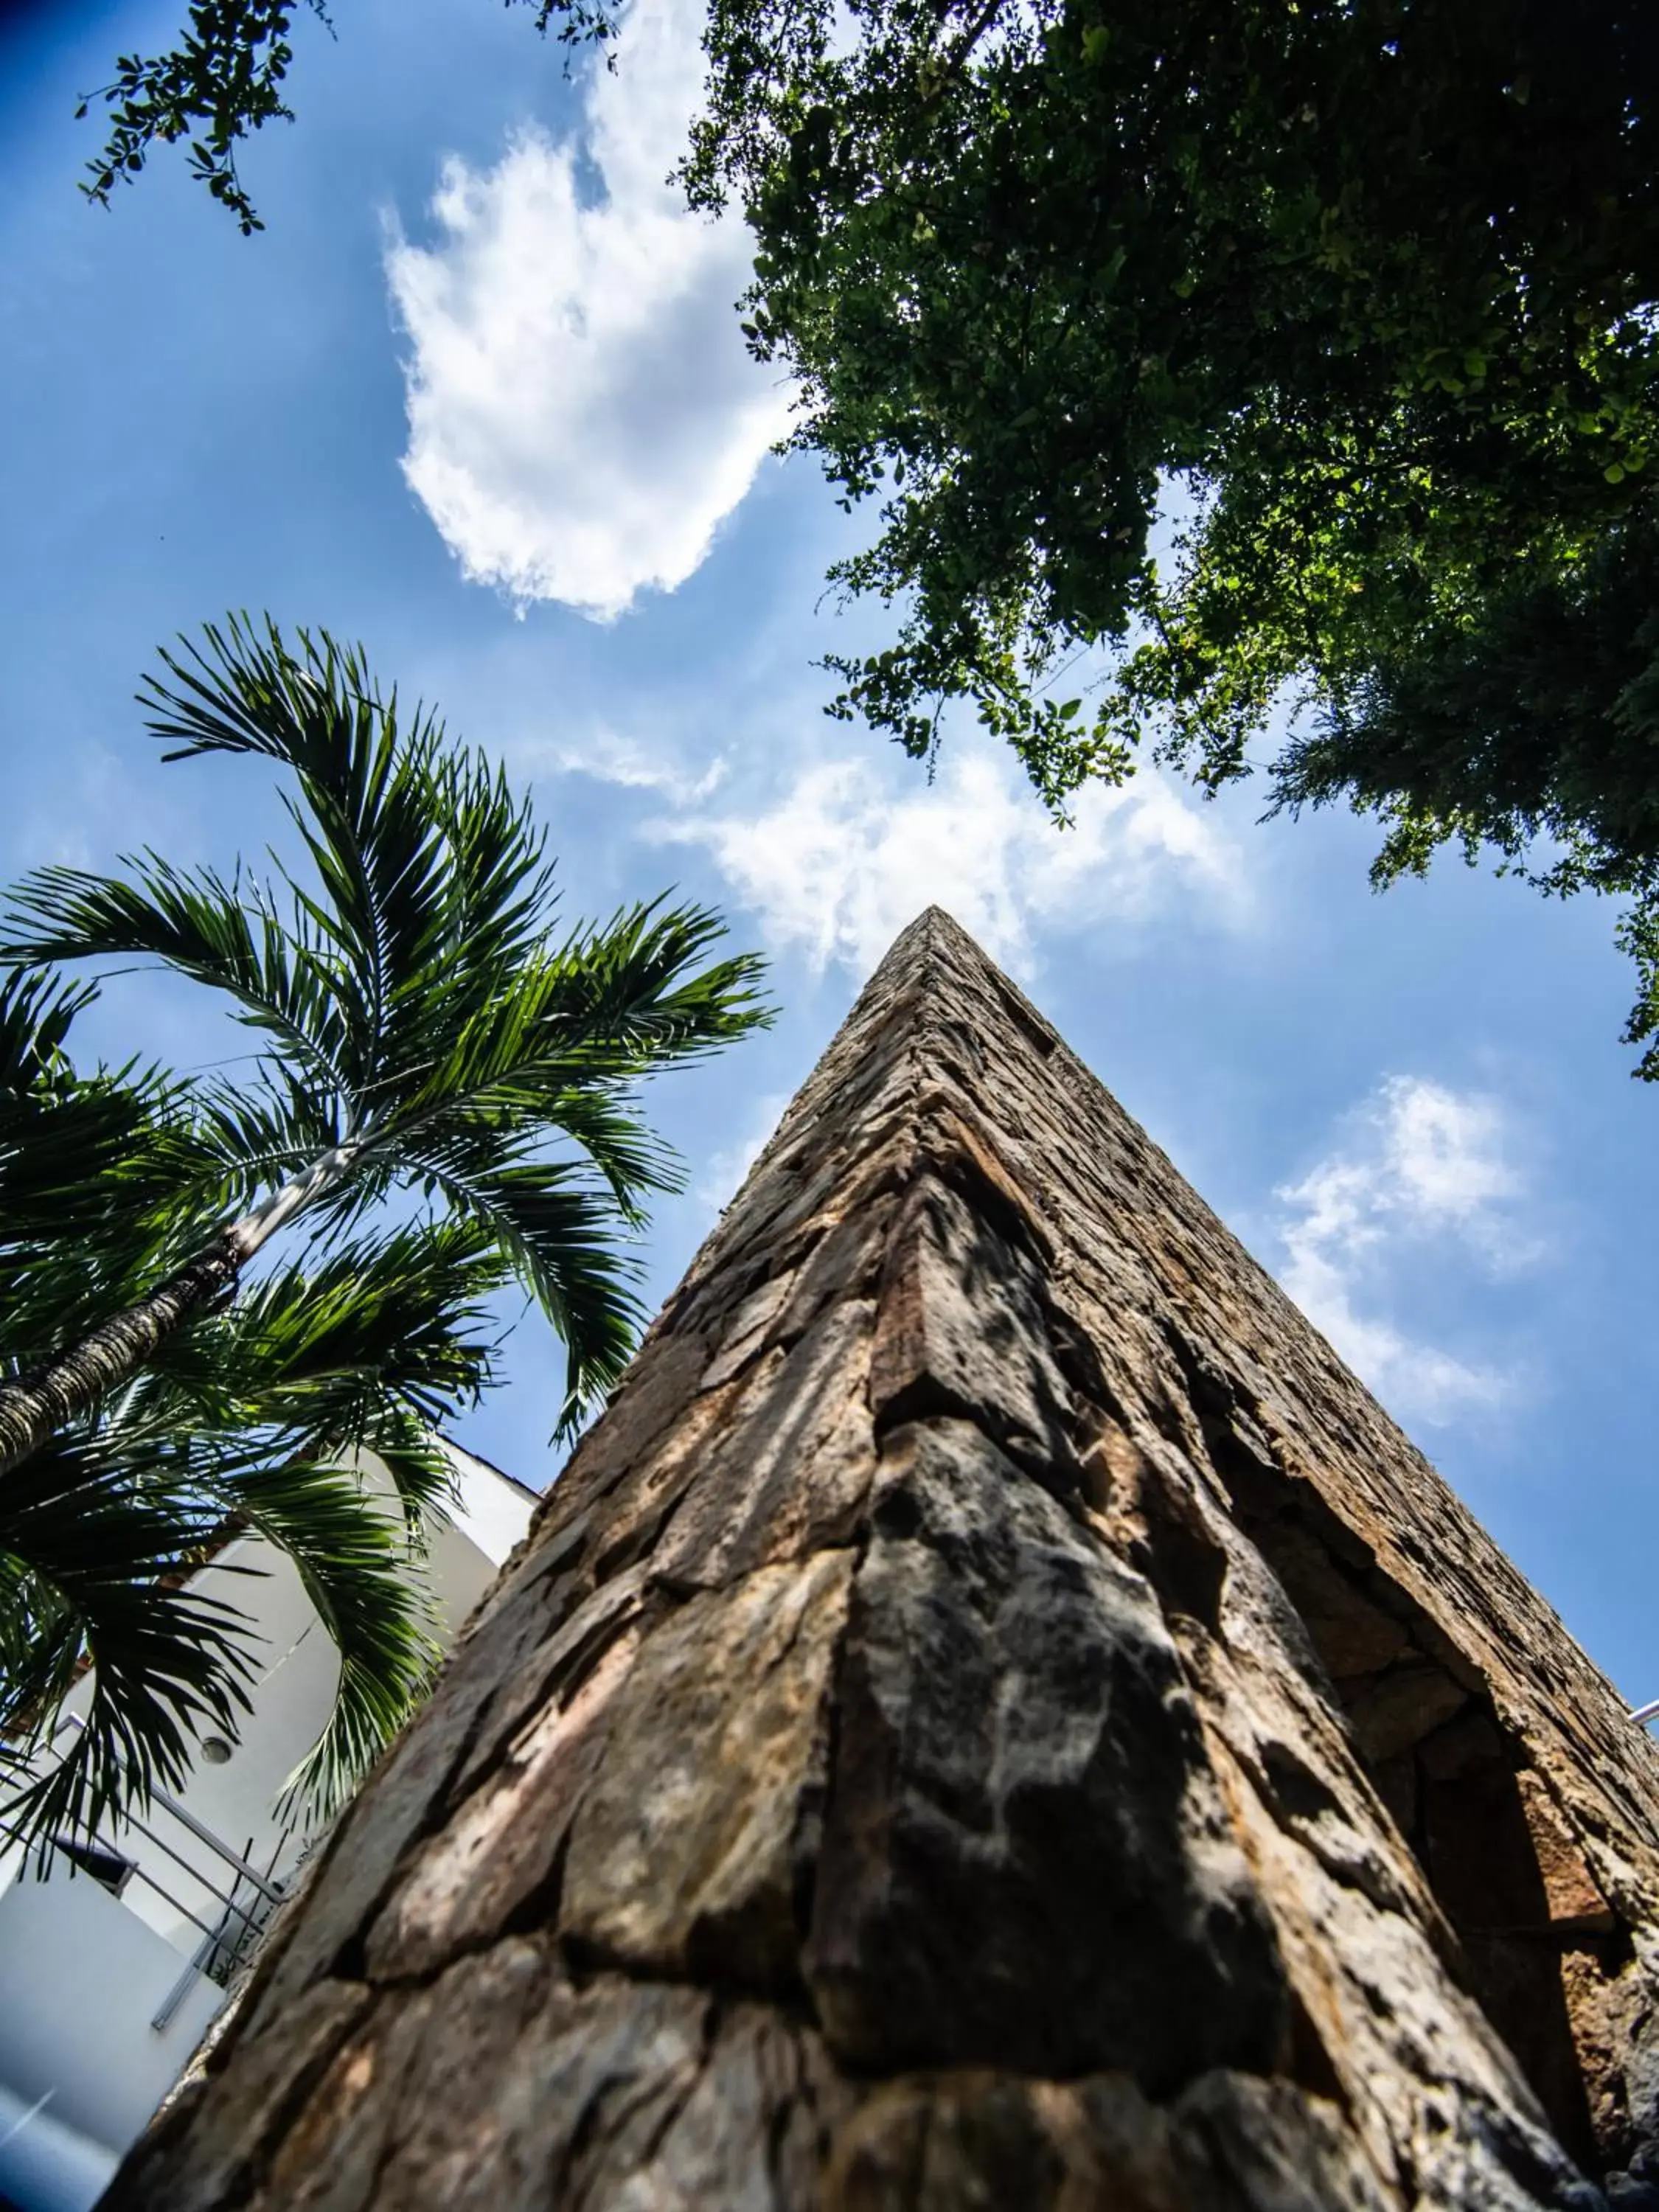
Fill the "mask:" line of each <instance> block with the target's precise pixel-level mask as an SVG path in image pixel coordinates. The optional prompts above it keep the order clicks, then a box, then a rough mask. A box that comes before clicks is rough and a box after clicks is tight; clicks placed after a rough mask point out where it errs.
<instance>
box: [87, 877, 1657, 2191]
mask: <svg viewBox="0 0 1659 2212" xmlns="http://www.w3.org/2000/svg"><path fill="white" fill-rule="evenodd" d="M1575 2160H1577V2161H1578V2164H1579V2165H1580V2166H1583V2167H1584V2168H1587V2169H1589V2171H1590V2172H1594V2173H1595V2174H1598V2175H1600V2174H1606V2176H1607V2198H1606V2199H1605V2200H1604V2199H1603V2198H1602V2197H1601V2196H1600V2195H1599V2194H1598V2193H1597V2191H1596V2190H1595V2188H1594V2187H1593V2186H1592V2185H1590V2184H1589V2183H1587V2182H1586V2181H1585V2180H1584V2179H1583V2178H1582V2176H1581V2174H1580V2172H1578V2171H1577V2170H1576V2168H1575V2164H1574V2161H1575ZM1656 2188H1659V1758H1656V1753H1655V1747H1654V1746H1653V1745H1652V1744H1651V1743H1650V1742H1649V1741H1647V1740H1646V1739H1645V1738H1644V1737H1643V1736H1642V1735H1640V1734H1639V1732H1638V1731H1636V1730H1634V1729H1632V1728H1630V1726H1629V1725H1628V1723H1627V1722H1626V1718H1625V1717H1624V1714H1623V1711H1622V1708H1621V1707H1620V1703H1619V1700H1618V1699H1617V1697H1616V1696H1615V1694H1614V1693H1613V1691H1612V1690H1611V1688H1610V1686H1608V1685H1607V1683H1605V1682H1604V1681H1603V1680H1601V1677H1600V1676H1599V1675H1598V1674H1596V1673H1595V1669H1594V1668H1592V1667H1591V1666H1590V1665H1589V1662H1588V1661H1587V1660H1586V1659H1585V1658H1584V1656H1583V1654H1582V1653H1581V1652H1580V1651H1579V1650H1577V1646H1576V1645H1574V1644H1572V1643H1571V1639H1570V1638H1567V1637H1566V1636H1565V1634H1564V1633H1563V1632H1562V1631H1561V1629H1560V1626H1559V1623H1558V1622H1557V1621H1556V1620H1554V1617H1553V1615H1552V1614H1551V1613H1549V1611H1548V1609H1547V1607H1546V1606H1545V1605H1544V1604H1543V1603H1542V1601H1541V1600H1540V1599H1539V1597H1538V1596H1537V1595H1536V1594H1535V1593H1534V1591H1532V1590H1531V1589H1529V1588H1528V1585H1527V1583H1525V1582H1524V1580H1523V1579H1522V1577H1520V1576H1519V1575H1517V1574H1516V1571H1515V1570H1514V1569H1513V1568H1512V1567H1511V1566H1510V1564H1509V1563H1508V1562H1507V1561H1506V1560H1504V1559H1503V1558H1502V1557H1501V1555H1500V1554H1498V1553H1497V1552H1496V1551H1495V1549H1494V1548H1493V1547H1492V1545H1491V1544H1490V1542H1489V1541H1487V1539H1486V1537H1485V1535H1484V1534H1482V1532H1481V1531H1480V1528H1478V1527H1477V1526H1476V1524H1475V1523H1474V1521H1473V1520H1472V1519H1471V1518H1470V1517H1469V1516H1468V1514H1467V1513H1466V1512H1465V1511H1464V1510H1463V1509H1462V1506H1461V1505H1459V1504H1458V1503H1457V1501H1456V1499H1455V1498H1454V1497H1453V1496H1452V1495H1451V1493H1450V1492H1449V1490H1448V1489H1447V1488H1446V1486H1444V1484H1443V1483H1442V1482H1441V1481H1440V1480H1439V1478H1438V1477H1437V1475H1435V1474H1434V1473H1433V1470H1432V1469H1431V1468H1429V1467H1428V1465H1427V1463H1426V1462H1425V1461H1423V1460H1422V1459H1421V1457H1420V1456H1419V1455H1418V1454H1417V1453H1415V1452H1414V1451H1413V1449H1412V1448H1411V1446H1410V1445H1409V1444H1408V1443H1407V1442H1406V1440H1405V1439H1404V1438H1403V1437H1401V1435H1400V1434H1399V1432H1398V1431H1396V1430H1395V1428H1394V1427H1393V1426H1392V1425H1391V1424H1390V1423H1389V1421H1388V1419H1387V1418H1386V1416H1384V1415H1383V1413H1382V1412H1381V1411H1380V1409H1379V1408H1378V1407H1376V1405H1375V1403H1374V1402H1373V1401H1371V1400H1370V1398H1369V1397H1368V1396H1367V1395H1366V1394H1365V1393H1364V1391H1363V1390H1362V1389H1360V1387H1359V1386H1358V1383H1355V1381H1354V1380H1353V1378H1352V1376H1349V1375H1348V1374H1347V1372H1346V1370H1345V1369H1344V1368H1343V1367H1342V1366H1341V1364H1340V1362H1339V1361H1338V1360H1337V1359H1336V1358H1335V1356H1334V1353H1333V1352H1331V1350H1330V1348H1329V1347H1328V1346H1327V1345H1325V1344H1324V1343H1323V1341H1322V1340H1321V1339H1320V1338H1319V1337H1318V1336H1317V1335H1316V1334H1315V1332H1314V1331H1313V1330H1311V1329H1310V1328H1309V1327H1308V1325H1307V1323H1306V1322H1304V1320H1303V1319H1302V1317H1301V1316H1299V1315H1297V1313H1296V1312H1295V1311H1294V1310H1293V1309H1292V1308H1291V1306H1290V1305H1289V1304H1287V1302H1286V1301H1285V1298H1284V1297H1283V1296H1282V1294H1281V1293H1280V1292H1279V1290H1278V1289H1277V1287H1276V1286H1275V1285H1273V1283H1272V1282H1271V1281H1270V1280H1269V1279H1267V1277H1266V1276H1265V1275H1264V1274H1262V1273H1261V1270H1260V1269H1259V1268H1257V1267H1255V1264H1254V1263H1253V1262H1252V1261H1250V1260H1249V1257H1248V1255H1245V1254H1244V1253H1243V1251H1242V1249H1240V1248H1239V1246H1238V1245H1237V1243H1235V1242H1234V1240H1233V1239H1232V1238H1231V1237H1229V1236H1228V1235H1227V1233H1226V1231H1225V1230H1224V1229H1223V1228H1222V1226H1221V1225H1220V1224H1219V1223H1218V1221H1217V1220H1216V1219H1215V1218H1214V1217H1213V1216H1212V1214H1210V1213H1209V1212H1208V1211H1207V1210H1206V1208H1205V1206H1203V1204H1202V1202H1201V1201H1200V1200H1199V1199H1198V1198H1197V1197H1196V1196H1195V1195H1194V1193H1193V1192H1192V1191H1191V1190H1190V1189H1189V1188H1188V1186H1187V1185H1186V1184H1184V1183H1183V1182H1182V1181H1181V1179H1180V1178H1179V1177H1178V1176H1176V1174H1175V1172H1174V1170H1172V1169H1171V1168H1170V1164H1169V1163H1168V1161H1167V1160H1165V1159H1164V1156H1163V1155H1162V1154H1161V1153H1160V1152H1158V1150H1157V1148H1156V1146H1153V1145H1152V1144H1151V1143H1150V1141H1149V1140H1148V1139H1146V1136H1145V1135H1144V1134H1143V1133H1142V1132H1141V1131H1139V1129H1137V1128H1136V1127H1134V1125H1133V1123H1132V1122H1130V1121H1128V1120H1127V1117H1126V1116H1125V1115H1122V1114H1121V1111H1120V1110H1119V1109H1117V1107H1116V1106H1115V1104H1114V1103H1113V1102H1112V1101H1111V1100H1110V1099H1109V1097H1107V1096H1106V1094H1105V1093H1104V1092H1103V1091H1102V1090H1101V1089H1100V1087H1099V1085H1097V1083H1096V1082H1095V1081H1094V1079H1092V1077H1091V1076H1090V1075H1089V1074H1088V1073H1087V1071H1086V1070H1085V1069H1083V1068H1082V1067H1081V1066H1079V1064H1078V1062H1077V1061H1076V1060H1074V1059H1073V1057H1072V1055H1071V1054H1069V1053H1067V1051H1066V1048H1065V1047H1064V1045H1063V1044H1062V1043H1061V1042H1060V1040H1059V1039H1058V1037H1056V1036H1055V1035H1054V1032H1053V1030H1050V1029H1049V1028H1048V1025H1047V1024H1045V1023H1044V1022H1042V1018H1041V1017H1040V1016H1038V1015H1037V1014H1036V1013H1035V1012H1034V1011H1033V1010H1032V1009H1031V1008H1030V1006H1027V1004H1026V1003H1025V1001H1024V1000H1023V999H1022V998H1021V997H1020V995H1019V994H1018V992H1017V991H1015V990H1014V988H1013V987H1012V985H1011V984H1009V983H1008V982H1007V981H1006V979H1005V978H1003V977H1001V976H1000V975H998V974H997V973H996V971H995V970H994V969H992V968H991V967H990V965H989V963H987V962H986V961H985V960H984V959H983V957H981V955H980V954H979V953H978V952H977V951H976V950H975V947H974V946H973V945H971V944H970V943H969V940H967V939H965V938H963V935H962V933H960V932H959V931H957V929H956V928H955V927H954V926H953V925H952V924H951V923H950V922H949V921H946V920H945V918H944V917H943V916H939V915H929V916H927V917H924V918H923V920H922V921H921V922H919V923H918V924H916V925H915V927H914V928H913V929H912V930H911V931H909V932H907V933H906V935H905V937H904V938H903V939H901V940H900V943H899V944H898V945H897V946H896V947H895V949H894V951H893V953H892V955H891V956H890V958H889V960H888V961H887V962H886V963H884V965H883V968H882V969H881V970H880V971H879V972H878V975H877V976H876V977H875V978H874V980H873V981H872V983H871V985H870V987H869V988H868V989H867V990H866V993H865V994H864V995H863V997H862V998H861V999H860V1002H859V1005H858V1006H856V1007H855V1008H854V1011H853V1013H852V1014H851V1016H850V1017H849V1018H848V1022H847V1024H845V1025H844V1027H843V1029H842V1032H841V1034H840V1036H838V1037H837V1039H836V1042H835V1044H834V1046H833V1047H832V1048H831V1049H830V1051H829V1053H828V1054H826V1055H825V1057H824V1059H823V1061H822V1062H821V1063H820V1065H819V1066H818V1067H817V1069H816V1070H815V1071H814V1073H813V1074H812V1076H811V1078H810V1079H809V1080H808V1082H807V1084H806V1085H805V1087H804V1089H803V1091H802V1092H801V1093H800V1096H799V1098H798V1099H797V1100H796V1102H795V1103H794V1105H793V1107H792V1109H791V1110H790V1112H789V1114H788V1115H787V1116H786V1117H785V1120H784V1122H783V1123H782V1125H781V1127H780V1129H779V1131H778V1133H777V1134H776V1135H775V1137H774V1139H773V1140H772V1141H771V1143H770V1144H769V1145H768V1146H767V1147H766V1149H765V1151H764V1152H763V1153H762V1155H761V1157H760V1158H759V1160H758V1161H757V1164H756V1166H755V1169H754V1170H753V1172H752V1173H751V1175H750V1177H749V1178H748V1180H747V1181H746V1182H745V1183H744V1188H743V1189H742V1190H741V1191H740V1192H739V1193H738V1196H737V1198H736V1199H735V1200H734V1201H733V1203H732V1206H731V1207H730V1208H729V1209H728V1210H727V1212H726V1214H725V1216H724V1217H723V1218H722V1220H721V1222H720V1226H719V1228H718V1229H717V1230H716V1231H715V1232H714V1235H713V1236H712V1237H710V1238H709V1240H708V1243H706V1244H705V1246H704V1248H703V1249H702V1252H700V1253H699V1255H697V1258H696V1261H694V1262H693V1264H692V1267H691V1268H690V1271H689V1272H688V1273H687V1275H686V1278H685V1279H684V1282H683V1283H682V1285H680V1287H679V1289H678V1291H676V1292H675V1293H674V1295H673V1296H672V1297H671V1299H670V1300H669V1302H668V1304H667V1305H666V1306H665V1310H664V1312H663V1314H662V1316H660V1317H659V1321H658V1322H657V1323H656V1324H655V1325H654V1327H653V1329H652V1330H651V1332H650V1334H648V1336H647V1340H646V1341H645V1343H644V1345H643V1346H642V1347H641V1352H640V1354H639V1356H638V1358H637V1359H636V1360H635V1364H634V1365H633V1367H632V1368H631V1369H630V1370H629V1376H627V1378H625V1380H624V1383H623V1386H622V1388H621V1389H620V1390H619V1392H618V1393H617V1397H616V1399H615V1401H614V1402H613V1404H612V1406H611V1408H610V1410H609V1411H608V1412H607V1413H606V1415H605V1419H603V1420H601V1421H600V1422H599V1423H598V1424H597V1425H595V1427H594V1428H593V1429H592V1431H590V1432H589V1434H588V1435H587V1436H586V1437H584V1439H583V1440H582V1442H581V1444H580V1447H579V1448H578V1449H577V1451H576V1453H575V1454H574V1456H573V1459H572V1461H571V1463H570V1466H569V1467H568V1469H567V1470H566V1472H565V1474H563V1475H562V1477H561V1479H560V1480H559V1481H558V1482H557V1483H556V1486H554V1488H553V1491H552V1492H551V1493H550V1497H549V1498H548V1500H547V1502H546V1504H545V1505H544V1508H543V1510H542V1511H541V1513H540V1514H539V1515H538V1521H537V1524H536V1527H535V1528H534V1529H533V1531H532V1536H531V1538H530V1540H529V1541H527V1543H526V1545H525V1546H524V1547H522V1548H521V1551H520V1553H519V1554H518V1555H517V1556H516V1557H515V1559H513V1561H512V1562H511V1563H510V1564H509V1566H508V1569H507V1571H506V1573H505V1574H504V1575H503V1576H502V1577H501V1580H500V1582H499V1583H498V1584H497V1586H496V1588H495V1590H494V1591H493V1592H492V1593H491V1594H490V1595H489V1598H488V1599H487V1600H486V1601H485V1603H484V1605H483V1607H481V1608H480V1611H479V1613H478V1614H477V1618H476V1620H475V1621H474V1623H473V1624H472V1626H471V1629H470V1631H469V1632H468V1634H467V1635H466V1637H465V1639H464V1641H463V1643H462V1644H461V1646H460V1648H459V1650H458V1651H457V1653H456V1655H455V1657H454V1659H453V1662H451V1664H450V1666H449V1667H448V1668H447V1669H446V1672H445V1674H444V1676H443V1678H442V1680H441V1682H440V1685H439V1687H438V1690H437V1692H436V1694H435V1698H434V1699H433V1701H432V1704H431V1705H430V1707H429V1709H428V1711H427V1712H426V1713H425V1714H424V1715H423V1716H422V1718H421V1719H420V1721H419V1723H417V1724H416V1727H415V1728H414V1729H412V1730H411V1731H410V1735H408V1736H407V1738H406V1739H405V1740H404V1742H403V1743H402V1744H401V1745H399V1746H398V1747H397V1749H396V1750H395V1751H394V1752H393V1753H392V1756H391V1757H390V1758H389V1759H387V1760H386V1762H385V1763H384V1765H383V1767H382V1769H381V1771H380V1773H379V1775H377V1776H376V1777H375V1778H374V1781H373V1782H372V1783H371V1784H370V1786H369V1787H368V1790H366V1791H365V1793H364V1795H363V1796H362V1799H361V1800H360V1802H359V1803H358V1804H357V1805H356V1807H355V1808H353V1811H352V1812H351V1814H350V1815H349V1818H348V1819H347V1820H345V1821H344V1822H343V1824H342V1826H341V1827H340V1830H339V1831H338V1832H337V1835H336V1836H335V1838H333V1840H332V1842H331V1845H330V1847H329V1849H328V1850H327V1852H326V1854H325V1859H324V1863H323V1864H322V1866H321V1867H320V1869H319V1874H318V1875H317V1877H316V1879H315V1880H314V1881H313V1884H312V1885H311V1887H310V1889H309V1891H308V1893H307V1895H306V1896H305V1897H304V1898H303V1899H301V1901H300V1903H299V1905H298V1906H297V1907H296V1909H295V1911H293V1912H292V1913H291V1914H290V1915H289V1916H288V1918H287V1920H286V1921H285V1923H284V1924H283V1927H282V1929H280V1930H279V1932H278V1934H277V1936H276V1939H275V1941H274V1942H272V1944H271V1945H270V1947H269V1948H268V1952H267V1955H266V1956H265V1958H264V1960H262V1962H261V1964H260V1966H259V1967H258V1971H257V1972H256V1975H255V1977H254V1979H253V1982H252V1986H251V1987H250V1990H249V1991H248V1993H247V1996H246V2001H245V2002H244V2003H243V2005H242V2007H241V2008H240V2012H239V2013H238V2014H237V2015H235V2017H234V2019H233V2020H232V2021H231V2022H230V2024H229V2026H228V2028H227V2029H226V2032H225V2033H224V2034H223V2036H222V2039H221V2040H220V2042H219V2044H218V2045H216V2048H215V2049H214V2051H212V2052H211V2054H210V2057H208V2059H207V2061H206V2063H205V2065H204V2074H203V2079H202V2081H201V2082H200V2083H199V2085H197V2086H195V2087H192V2088H191V2090H190V2091H189V2092H188V2093H186V2094H185V2096H184V2097H182V2098H181V2099H180V2100H179V2102H178V2103H177V2105H176V2106H174V2107H173V2108H172V2109H171V2110H170V2111H169V2112H167V2115H165V2116H164V2118H163V2119H162V2120H161V2122H160V2123H159V2124H158V2125H157V2127H156V2129H155V2132H154V2133H153V2135H152V2136H151V2137H150V2138H149V2140H148V2141H147V2142H145V2143H144V2144H143V2145H141V2146H140V2147H139V2148H137V2150H136V2151H135V2153H134V2154H133V2155H132V2156H131V2158H130V2159H129V2160H128V2161H127V2163H126V2165H125V2167H124V2169H123V2171H122V2173H121V2174H120V2175H119V2176H118V2179H117V2182H116V2184H115V2185H114V2187H113V2189H112V2192H111V2195H110V2197H109V2200H108V2202H109V2205H110V2207H111V2212H295V2208H298V2212H455V2208H459V2212H520V2208H522V2212H530V2208H532V2207H535V2208H537V2212H546V2208H548V2207H551V2206H557V2207H558V2208H560V2212H567V2208H574V2212H659V2209H660V2212H681V2208H684V2212H693V2208H703V2207H708V2208H727V2207H732V2208H738V2212H751V2208H752V2212H969V2208H976V2207H981V2206H982V2207H985V2208H987V2212H991V2208H994V2212H1028V2208H1029V2212H1106V2209H1107V2208H1110V2212H1348V2208H1359V2212H1540V2208H1544V2207H1551V2208H1556V2209H1557V2212H1597V2209H1598V2208H1600V2207H1601V2206H1602V2205H1603V2204H1604V2202H1605V2203H1611V2204H1614V2205H1617V2206H1620V2207H1621V2208H1623V2212H1652V2200H1653V2198H1654V2197H1655V2194H1656Z"/></svg>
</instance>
